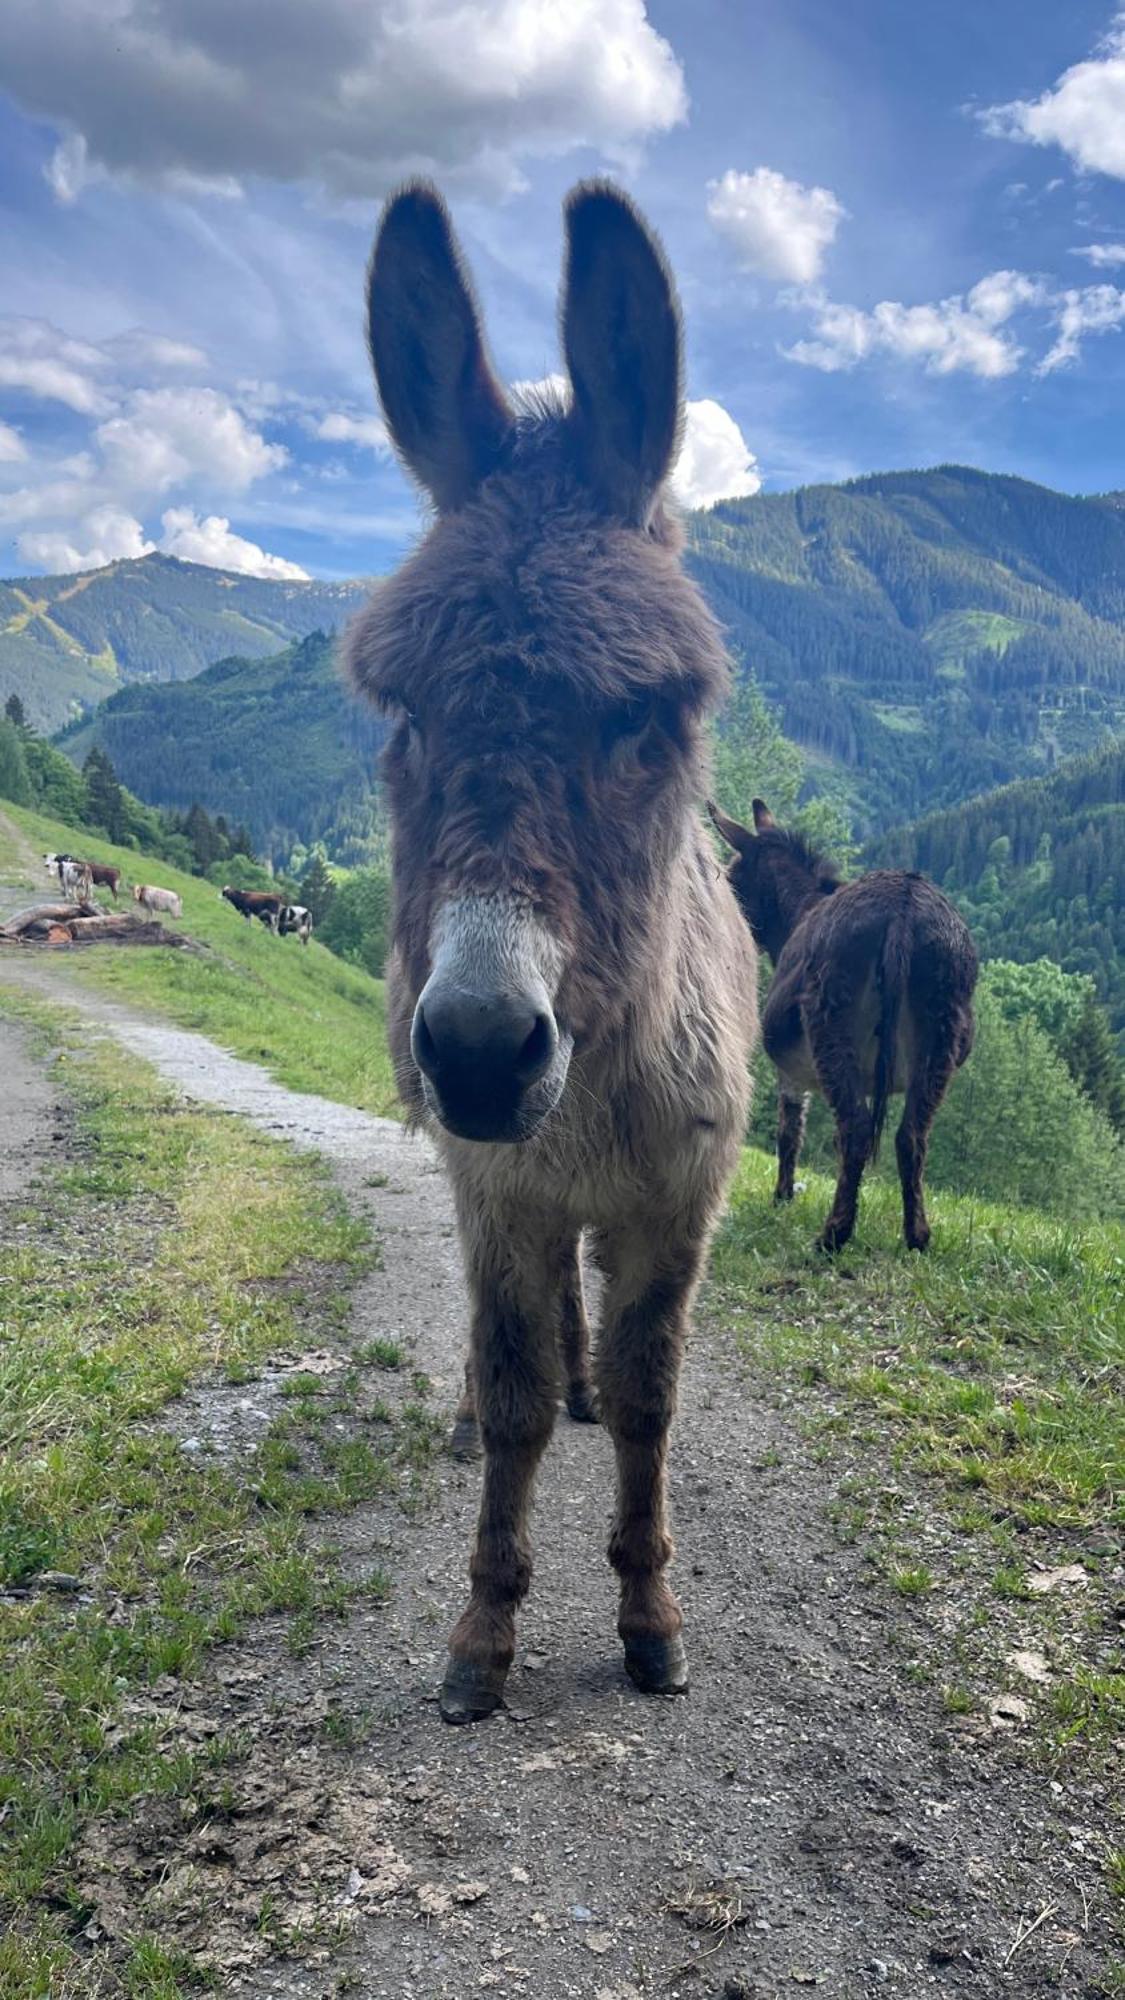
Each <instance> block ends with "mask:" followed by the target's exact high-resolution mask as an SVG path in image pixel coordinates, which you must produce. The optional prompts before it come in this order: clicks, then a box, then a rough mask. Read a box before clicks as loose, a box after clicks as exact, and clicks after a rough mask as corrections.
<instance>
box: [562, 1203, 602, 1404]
mask: <svg viewBox="0 0 1125 2000" xmlns="http://www.w3.org/2000/svg"><path fill="white" fill-rule="evenodd" d="M559 1351H560V1353H561V1355H562V1364H563V1376H564V1380H565V1382H566V1407H567V1413H568V1415H569V1416H570V1417H572V1418H573V1420H574V1422H575V1423H576V1424H596V1423H597V1421H598V1412H597V1408H596V1406H595V1403H594V1390H593V1384H592V1383H591V1381H590V1322H589V1320H588V1319H587V1317H586V1302H585V1299H584V1298H583V1295H582V1252H581V1248H580V1246H579V1243H578V1241H577V1239H576V1240H575V1242H574V1243H573V1244H568V1245H567V1247H566V1249H565V1250H564V1251H563V1252H562V1257H561V1269H560V1272H559Z"/></svg>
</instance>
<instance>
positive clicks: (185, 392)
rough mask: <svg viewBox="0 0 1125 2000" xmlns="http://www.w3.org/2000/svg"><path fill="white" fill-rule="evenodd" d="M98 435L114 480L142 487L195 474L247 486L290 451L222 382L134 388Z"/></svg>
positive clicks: (160, 488) (236, 489) (153, 488)
mask: <svg viewBox="0 0 1125 2000" xmlns="http://www.w3.org/2000/svg"><path fill="white" fill-rule="evenodd" d="M96 437H97V441H98V443H99V445H100V446H101V449H102V454H103V457H104V459H105V464H106V468H107V471H108V473H109V476H110V478H111V479H112V480H113V482H114V483H115V485H117V486H119V487H121V488H123V489H125V490H126V491H134V490H135V491H138V492H141V493H166V492H167V491H168V489H169V487H172V486H179V485H182V484H183V483H184V481H185V480H188V479H190V478H192V477H195V476H203V477H206V478H207V479H210V480H213V481H214V482H215V483H216V484H217V485H218V486H219V487H221V488H222V489H223V490H225V491H227V492H232V493H243V492H245V490H246V488H247V487H248V486H250V485H251V484H252V483H253V481H254V480H255V479H261V478H263V477H264V476H265V474H266V473H268V472H275V471H277V470H278V468H279V467H281V466H283V465H284V464H285V463H286V461H287V459H288V456H289V454H288V452H287V451H286V449H285V447H284V445H279V444H267V442H266V440H265V438H264V437H263V436H262V435H261V432H260V431H256V430H255V429H254V428H253V426H252V425H250V424H248V423H247V421H246V419H245V417H244V416H243V415H242V413H241V411H240V410H237V409H236V408H235V406H234V404H233V403H232V402H230V401H229V399H228V398H227V397H226V396H223V395H221V394H220V393H219V391H218V390H217V389H137V390H134V391H133V393H132V394H131V395H130V396H129V398H128V401H127V403H126V406H125V409H124V411H123V412H122V414H121V415H120V416H116V417H111V418H109V419H108V421H107V422H106V423H104V424H100V425H99V427H98V430H97V432H96Z"/></svg>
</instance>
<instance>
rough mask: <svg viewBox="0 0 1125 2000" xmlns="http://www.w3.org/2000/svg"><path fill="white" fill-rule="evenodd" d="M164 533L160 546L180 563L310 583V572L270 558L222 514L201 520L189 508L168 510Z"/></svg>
mask: <svg viewBox="0 0 1125 2000" xmlns="http://www.w3.org/2000/svg"><path fill="white" fill-rule="evenodd" d="M162 526H163V529H164V533H163V535H162V536H161V539H160V547H161V550H162V552H163V554H165V555H169V556H178V557H179V559H180V561H181V562H192V563H204V564H206V566H207V567H208V569H232V570H236V571H237V572H238V574H239V575H240V576H266V577H273V578H275V579H278V580H288V581H290V582H294V583H307V581H308V575H309V573H308V570H307V569H302V568H301V565H300V563H295V562H287V561H286V559H285V557H284V556H271V555H267V553H266V551H265V549H260V548H259V547H258V544H257V542H250V541H247V539H246V537H245V536H244V535H236V534H234V533H232V530H231V525H230V522H229V521H228V520H225V519H224V518H223V516H222V515H221V514H208V515H207V517H206V519H204V520H200V519H199V518H198V516H197V515H196V514H195V513H193V511H192V509H191V508H190V507H169V508H168V510H167V512H166V513H165V514H164V515H163V516H162Z"/></svg>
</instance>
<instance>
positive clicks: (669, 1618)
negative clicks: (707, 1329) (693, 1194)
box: [597, 1228, 704, 1694]
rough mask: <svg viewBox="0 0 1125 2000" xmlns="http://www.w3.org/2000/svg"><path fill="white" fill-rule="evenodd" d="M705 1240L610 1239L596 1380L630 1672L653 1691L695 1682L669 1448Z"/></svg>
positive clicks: (677, 1690) (679, 1689) (672, 1690)
mask: <svg viewBox="0 0 1125 2000" xmlns="http://www.w3.org/2000/svg"><path fill="white" fill-rule="evenodd" d="M703 1240H704V1239H703V1232H702V1231H701V1232H700V1236H699V1238H698V1240H695V1241H688V1240H686V1239H683V1240H679V1241H677V1240H676V1239H675V1238H674V1237H673V1238H672V1239H671V1240H668V1239H667V1238H664V1239H661V1238H660V1232H659V1231H658V1230H657V1229H655V1228H654V1229H652V1230H651V1231H649V1230H646V1231H644V1232H643V1234H642V1233H641V1232H637V1233H635V1234H634V1233H630V1234H629V1235H628V1236H625V1237H609V1238H607V1240H606V1242H605V1255H606V1263H607V1267H608V1271H609V1275H610V1283H609V1290H608V1294H607V1298H606V1305H605V1317H604V1324H603V1328H602V1332H601V1334H600V1336H599V1340H598V1355H597V1383H598V1405H599V1409H600V1411H601V1416H602V1421H603V1422H604V1423H605V1424H606V1426H607V1427H608V1429H609V1431H610V1433H611V1435H612V1437H613V1443H614V1448H615V1451H616V1453H617V1507H616V1512H615V1515H614V1521H613V1527H612V1530H611V1533H610V1538H609V1560H610V1562H611V1563H612V1564H613V1567H614V1569H615V1570H616V1571H617V1574H618V1577H619V1578H620V1581H621V1601H620V1611H619V1616H618V1621H617V1629H618V1632H619V1633H620V1635H621V1639H622V1641H623V1643H624V1646H625V1666H626V1670H627V1672H628V1674H629V1676H630V1678H631V1679H632V1680H633V1682H634V1683H635V1685H636V1686H637V1687H639V1688H640V1689H642V1690H643V1691H644V1692H645V1693H646V1694H682V1693H683V1692H684V1690H685V1689H686V1687H687V1683H688V1673H687V1659H686V1656H685V1653H684V1645H683V1640H682V1638H681V1636H680V1635H681V1632H682V1629H683V1617H682V1615H681V1613H680V1607H679V1605H678V1604H677V1602H676V1599H675V1597H674V1596H673V1595H672V1592H671V1590H670V1589H669V1587H668V1584H667V1582H666V1581H665V1576H664V1572H665V1570H666V1568H667V1566H668V1563H669V1562H670V1561H671V1558H672V1553H673V1543H672V1537H671V1534H670V1533H669V1529H668V1510H667V1452H668V1429H669V1426H670V1424H671V1421H672V1416H673V1413H674V1410H675V1406H676V1382H677V1378H678V1376H679V1371H680V1360H681V1356H682V1354H683V1345H684V1335H685V1331H686V1327H687V1318H688V1312H689V1309H690V1306H691V1299H692V1294H693V1292H694V1289H695V1284H696V1280H697V1277H698V1275H699V1270H700V1267H701V1264H702V1257H703Z"/></svg>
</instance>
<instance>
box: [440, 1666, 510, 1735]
mask: <svg viewBox="0 0 1125 2000" xmlns="http://www.w3.org/2000/svg"><path fill="white" fill-rule="evenodd" d="M506 1679H507V1671H506V1669H505V1668H504V1667H474V1666H471V1665H470V1664H469V1662H468V1661H467V1660H453V1659H451V1660H450V1662H449V1665H448V1666H447V1668H446V1670H445V1679H444V1681H443V1682H442V1689H441V1719H442V1721H443V1722H451V1723H453V1724H454V1725H458V1724H460V1723H463V1722H482V1721H483V1720H484V1718H485V1716H486V1715H494V1714H495V1712H496V1710H497V1709H498V1708H499V1706H500V1703H501V1702H502V1700H503V1699H504V1682H505V1680H506Z"/></svg>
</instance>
